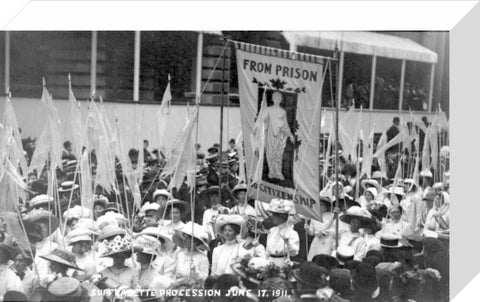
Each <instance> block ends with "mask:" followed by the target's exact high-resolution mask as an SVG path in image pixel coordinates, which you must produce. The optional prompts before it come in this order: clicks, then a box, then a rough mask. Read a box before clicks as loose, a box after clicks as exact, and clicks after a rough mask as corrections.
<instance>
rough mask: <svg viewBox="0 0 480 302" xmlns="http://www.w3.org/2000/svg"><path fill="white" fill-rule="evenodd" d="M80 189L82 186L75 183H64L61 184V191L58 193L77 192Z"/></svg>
mask: <svg viewBox="0 0 480 302" xmlns="http://www.w3.org/2000/svg"><path fill="white" fill-rule="evenodd" d="M78 188H80V186H79V185H77V184H76V183H74V182H73V181H64V182H62V183H61V184H60V189H58V193H65V192H70V191H74V190H77V189H78Z"/></svg>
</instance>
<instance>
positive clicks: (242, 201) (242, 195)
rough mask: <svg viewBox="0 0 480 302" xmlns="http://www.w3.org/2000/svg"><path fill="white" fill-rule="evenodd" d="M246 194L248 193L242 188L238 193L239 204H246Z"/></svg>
mask: <svg viewBox="0 0 480 302" xmlns="http://www.w3.org/2000/svg"><path fill="white" fill-rule="evenodd" d="M245 195H247V192H245V191H244V190H241V191H239V192H238V193H237V199H238V203H239V204H245Z"/></svg>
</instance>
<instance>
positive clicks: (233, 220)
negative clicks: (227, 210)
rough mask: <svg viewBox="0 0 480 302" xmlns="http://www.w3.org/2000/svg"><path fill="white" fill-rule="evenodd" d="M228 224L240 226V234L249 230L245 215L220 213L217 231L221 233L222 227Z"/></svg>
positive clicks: (216, 221)
mask: <svg viewBox="0 0 480 302" xmlns="http://www.w3.org/2000/svg"><path fill="white" fill-rule="evenodd" d="M227 224H234V225H236V226H238V227H239V234H240V235H243V234H245V233H246V232H247V230H248V229H247V223H246V221H245V219H244V218H243V216H241V215H236V214H228V215H219V216H218V217H217V219H216V220H215V231H216V232H217V233H220V231H221V230H222V228H223V227H224V226H225V225H227Z"/></svg>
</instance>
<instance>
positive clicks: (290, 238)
mask: <svg viewBox="0 0 480 302" xmlns="http://www.w3.org/2000/svg"><path fill="white" fill-rule="evenodd" d="M267 211H268V212H269V214H270V215H271V216H270V219H271V220H272V222H273V224H274V225H275V226H274V227H273V228H271V229H270V231H269V233H268V236H267V246H266V250H267V253H268V255H269V257H270V258H269V259H270V261H272V262H273V263H275V264H276V265H278V266H284V265H285V260H287V259H289V258H290V256H292V257H294V256H296V255H298V252H299V250H300V238H299V236H298V233H297V231H295V230H294V229H293V225H291V224H290V223H289V222H288V218H289V215H293V214H295V204H294V203H293V201H291V200H285V199H272V201H270V204H268V210H267Z"/></svg>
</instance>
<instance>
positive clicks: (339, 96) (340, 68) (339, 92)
mask: <svg viewBox="0 0 480 302" xmlns="http://www.w3.org/2000/svg"><path fill="white" fill-rule="evenodd" d="M337 52H338V50H337ZM337 52H336V53H335V55H336V54H337ZM343 55H344V54H343V51H342V50H340V61H339V64H338V65H337V66H338V74H337V77H338V86H337V103H336V106H335V183H336V187H335V201H336V202H337V206H336V208H338V206H339V204H338V203H339V202H340V201H339V200H338V193H339V192H338V188H339V186H338V163H339V160H338V148H339V144H338V114H339V113H338V108H339V106H340V102H341V100H342V78H343ZM338 232H339V221H338V214H337V213H336V214H335V247H336V248H338Z"/></svg>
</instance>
